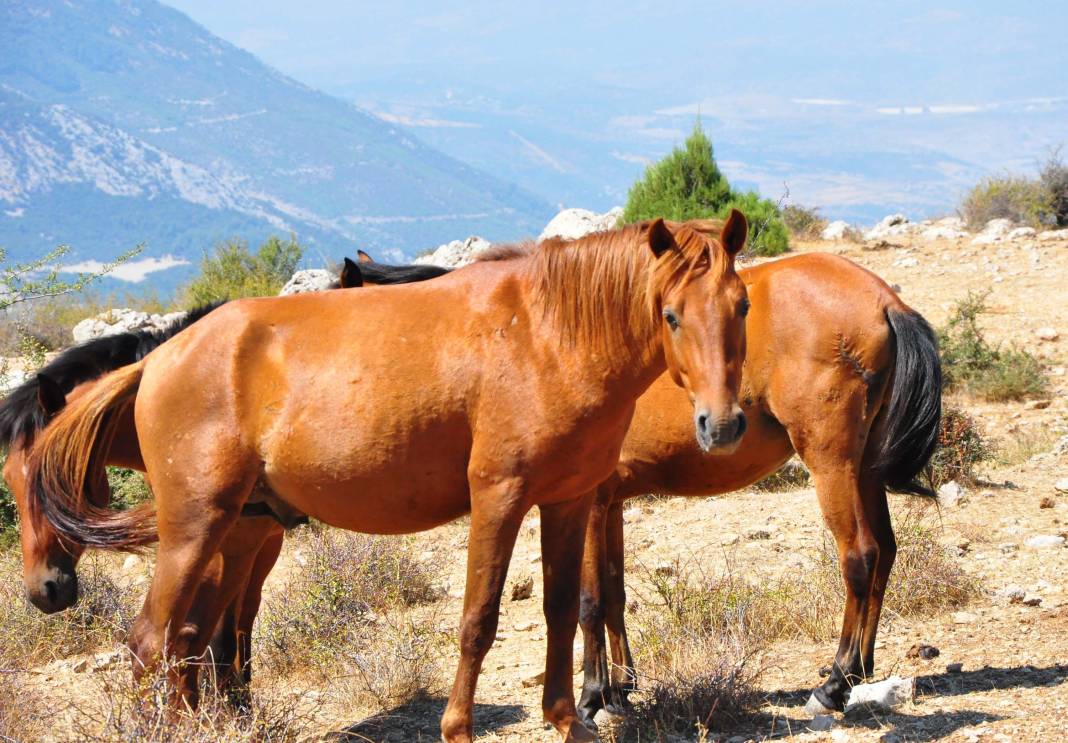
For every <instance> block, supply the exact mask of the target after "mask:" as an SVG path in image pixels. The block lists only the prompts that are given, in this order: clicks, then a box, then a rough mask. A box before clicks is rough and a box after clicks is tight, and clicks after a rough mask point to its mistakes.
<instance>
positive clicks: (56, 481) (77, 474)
mask: <svg viewBox="0 0 1068 743" xmlns="http://www.w3.org/2000/svg"><path fill="white" fill-rule="evenodd" d="M144 364H145V362H144V361H139V362H137V363H136V364H131V365H129V366H125V367H123V368H121V369H119V370H118V371H115V372H112V373H111V374H109V375H107V376H106V377H104V378H102V379H101V380H100V382H98V383H97V384H96V385H95V386H94V387H93V388H92V390H90V391H89V392H88V393H86V394H85V395H84V396H82V397H79V398H78V399H77V400H75V401H74V402H72V403H71V404H70V405H68V406H67V407H66V408H64V409H63V411H62V412H61V413H60V414H59V415H58V416H56V418H55V419H54V420H53V421H52V423H51V424H50V425H49V426H48V427H47V428H45V429H44V430H43V431H41V432H40V434H39V435H38V437H37V441H36V442H35V443H34V446H33V449H32V451H31V453H30V457H29V461H28V463H27V465H28V466H27V470H28V471H27V477H26V482H27V485H28V491H29V495H30V509H31V514H33V515H34V517H35V518H36V517H39V516H43V517H44V518H45V519H46V520H47V521H48V523H50V524H51V525H52V527H53V528H54V529H55V530H56V531H57V532H58V533H59V534H61V535H63V536H64V537H66V538H67V539H69V540H71V541H72V542H74V543H76V544H83V545H86V546H89V547H101V548H104V549H111V550H126V551H131V550H136V549H137V548H138V547H142V546H144V545H146V544H151V543H153V542H155V541H157V540H158V537H157V535H156V525H155V507H154V506H153V505H152V504H151V503H145V504H142V505H140V506H137V507H135V508H132V509H130V510H128V511H113V510H110V509H108V508H107V507H106V506H96V505H93V503H92V502H91V500H90V497H89V496H90V491H91V490H92V487H93V485H94V483H98V482H100V481H101V479H102V478H103V477H104V463H105V459H106V456H107V452H108V451H109V450H110V448H111V444H112V441H113V440H114V438H115V433H116V430H117V429H118V427H119V425H120V424H121V421H122V417H123V413H125V412H126V411H128V410H129V408H130V406H131V405H133V403H134V400H135V399H136V398H137V390H138V387H139V386H140V384H141V374H142V371H143V369H144Z"/></svg>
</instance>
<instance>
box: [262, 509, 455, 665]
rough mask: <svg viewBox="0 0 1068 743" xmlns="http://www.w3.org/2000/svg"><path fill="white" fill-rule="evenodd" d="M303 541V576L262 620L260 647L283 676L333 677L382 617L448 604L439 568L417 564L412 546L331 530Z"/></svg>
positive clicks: (312, 532) (310, 532) (294, 578)
mask: <svg viewBox="0 0 1068 743" xmlns="http://www.w3.org/2000/svg"><path fill="white" fill-rule="evenodd" d="M298 539H299V542H298V544H299V545H300V546H299V547H298V548H297V551H296V553H295V554H296V556H297V559H298V561H299V562H300V563H301V565H300V568H299V569H297V570H295V571H294V572H293V573H292V574H291V576H290V578H289V580H288V582H287V584H286V586H285V588H284V589H283V590H282V591H281V592H280V593H279V595H278V598H276V599H273V600H270V601H267V602H266V605H265V606H264V610H263V611H262V612H261V617H260V620H259V632H258V635H257V639H258V643H259V645H261V646H262V649H263V654H264V656H265V660H266V661H267V664H268V665H270V666H272V667H274V668H276V669H278V670H280V671H290V670H297V669H300V668H311V669H312V670H317V671H320V672H322V673H324V674H327V675H329V674H331V673H333V672H335V671H336V668H335V666H337V664H338V655H339V654H345V653H347V652H349V651H351V652H352V653H353V654H356V653H357V652H358V649H359V648H360V647H361V645H364V644H366V643H367V641H368V638H369V637H371V636H372V635H373V634H374V633H375V631H376V628H377V624H378V623H379V622H380V621H381V617H380V616H379V613H380V612H385V611H388V610H390V609H395V608H403V607H411V606H417V605H420V604H425V603H429V602H432V601H434V600H436V599H437V598H439V596H440V592H439V591H438V589H437V588H436V587H435V586H434V584H433V581H432V571H431V568H430V567H429V566H427V565H424V564H423V563H420V562H418V561H416V560H415V559H414V558H413V556H412V555H411V552H410V547H409V543H407V542H406V541H404V540H401V539H398V538H396V537H376V536H367V535H364V534H352V533H349V532H341V531H335V530H331V529H322V530H316V529H305V530H302V533H301V534H300V536H299V537H298Z"/></svg>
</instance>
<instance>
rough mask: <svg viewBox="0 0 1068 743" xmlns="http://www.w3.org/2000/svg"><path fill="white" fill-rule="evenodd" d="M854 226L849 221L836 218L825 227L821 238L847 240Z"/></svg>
mask: <svg viewBox="0 0 1068 743" xmlns="http://www.w3.org/2000/svg"><path fill="white" fill-rule="evenodd" d="M852 231H853V228H852V227H850V226H849V223H848V222H846V221H844V220H841V219H836V220H835V221H833V222H831V223H830V224H829V225H827V226H826V227H824V228H823V232H821V233H820V238H821V239H823V240H834V241H837V240H845V239H846V238H848V237H849V235H850V233H852Z"/></svg>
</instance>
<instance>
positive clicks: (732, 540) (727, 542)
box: [719, 534, 742, 547]
mask: <svg viewBox="0 0 1068 743" xmlns="http://www.w3.org/2000/svg"><path fill="white" fill-rule="evenodd" d="M741 540H742V538H741V537H740V536H738V535H737V534H728V535H727V536H725V537H724V538H723V539H721V540H720V542H719V543H720V544H721V545H722V546H724V547H729V546H731V545H732V544H738V542H740V541H741Z"/></svg>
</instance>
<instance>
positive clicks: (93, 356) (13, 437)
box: [0, 302, 224, 447]
mask: <svg viewBox="0 0 1068 743" xmlns="http://www.w3.org/2000/svg"><path fill="white" fill-rule="evenodd" d="M221 304H224V303H223V302H215V303H213V304H208V305H204V306H203V307H197V308H195V309H193V310H190V311H189V314H187V315H186V316H185V317H184V318H182V319H181V320H179V321H178V322H175V323H173V324H171V325H169V326H167V327H166V328H161V329H159V330H136V331H132V332H127V333H117V334H115V335H108V336H104V337H103V338H94V339H93V340H91V341H86V342H85V343H81V344H79V345H77V346H73V347H71V348H68V349H67V350H66V351H63V352H62V353H61V354H60V355H59V356H57V357H56V358H54V359H52V361H50V362H48V364H46V365H45V366H44V367H43V368H42V369H40V370H38V374H43V375H45V376H46V377H48V378H49V379H50V380H52V381H53V382H55V383H56V385H58V386H59V388H60V389H61V390H62V391H63V394H64V395H67V394H69V393H70V391H71V390H73V389H74V388H75V387H77V386H78V385H79V384H82V383H83V382H88V381H90V380H93V379H97V378H98V377H101V376H103V375H104V374H106V373H108V372H110V371H114V370H115V369H119V368H121V367H123V366H126V365H127V364H132V363H134V362H135V361H140V360H141V359H142V358H144V357H145V356H147V355H148V353H149V352H150V351H152V350H153V349H154V348H157V347H158V346H160V345H162V344H163V343H164V342H165V341H166V340H167V339H169V338H172V337H173V336H175V335H177V334H178V333H180V332H181V331H183V330H185V329H186V328H188V327H189V326H190V325H192V324H193V323H195V322H196V321H197V320H199V319H200V318H202V317H204V316H205V315H207V314H208V313H209V312H211V311H212V310H214V309H216V308H217V307H219V306H220V305H221ZM38 384H39V383H38V381H37V377H36V376H34V377H33V378H31V379H28V380H26V381H25V382H23V383H22V384H21V385H19V386H18V387H16V388H15V389H14V390H12V391H11V393H10V394H9V395H8V396H7V397H6V398H4V399H3V401H0V447H9V446H11V445H13V444H14V443H15V442H16V441H18V440H20V439H21V440H22V441H23V442H24V443H26V444H28V443H29V442H31V441H32V440H33V437H34V435H35V434H36V433H37V431H39V430H41V429H42V428H44V427H45V426H46V425H47V424H48V415H47V413H46V412H45V411H44V409H43V408H42V407H41V405H40V404H39V403H38V401H37V389H38Z"/></svg>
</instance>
